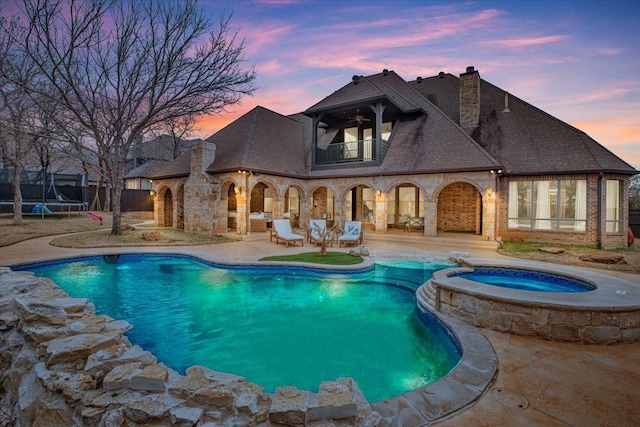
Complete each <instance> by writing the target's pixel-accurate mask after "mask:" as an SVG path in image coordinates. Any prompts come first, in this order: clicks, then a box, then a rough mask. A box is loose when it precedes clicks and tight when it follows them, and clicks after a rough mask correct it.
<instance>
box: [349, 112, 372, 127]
mask: <svg viewBox="0 0 640 427" xmlns="http://www.w3.org/2000/svg"><path fill="white" fill-rule="evenodd" d="M370 121H371V119H367V118H366V117H365V116H363V115H361V114H356V115H355V116H354V117H350V118H349V123H352V122H357V123H358V124H359V125H361V124H362V122H370Z"/></svg>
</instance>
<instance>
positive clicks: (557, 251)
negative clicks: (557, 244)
mask: <svg viewBox="0 0 640 427" xmlns="http://www.w3.org/2000/svg"><path fill="white" fill-rule="evenodd" d="M538 250H539V251H540V252H544V253H547V254H554V255H557V254H563V253H564V249H563V248H554V247H548V246H545V247H542V248H538Z"/></svg>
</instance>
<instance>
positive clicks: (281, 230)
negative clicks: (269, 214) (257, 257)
mask: <svg viewBox="0 0 640 427" xmlns="http://www.w3.org/2000/svg"><path fill="white" fill-rule="evenodd" d="M274 236H275V237H276V244H278V243H280V240H282V241H283V242H284V243H285V246H287V247H288V246H289V242H292V243H295V242H300V244H301V245H302V246H304V236H302V235H300V234H295V233H294V232H293V231H292V230H291V222H289V220H288V219H274V220H273V228H272V229H271V236H270V240H272V241H273V237H274Z"/></svg>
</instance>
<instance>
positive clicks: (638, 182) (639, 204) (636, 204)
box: [629, 175, 640, 209]
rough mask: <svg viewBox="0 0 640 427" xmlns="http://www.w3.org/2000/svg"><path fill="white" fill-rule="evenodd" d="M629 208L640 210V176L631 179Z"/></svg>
mask: <svg viewBox="0 0 640 427" xmlns="http://www.w3.org/2000/svg"><path fill="white" fill-rule="evenodd" d="M629 207H630V208H631V209H640V175H634V176H632V177H631V179H629Z"/></svg>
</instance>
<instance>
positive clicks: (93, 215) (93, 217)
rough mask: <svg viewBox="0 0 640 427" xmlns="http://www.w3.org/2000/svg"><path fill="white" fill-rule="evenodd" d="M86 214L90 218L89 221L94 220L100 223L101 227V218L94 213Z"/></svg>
mask: <svg viewBox="0 0 640 427" xmlns="http://www.w3.org/2000/svg"><path fill="white" fill-rule="evenodd" d="M87 214H89V216H90V217H91V219H95V220H96V221H100V225H102V220H103V218H102V216H100V215H98V214H97V213H94V212H87Z"/></svg>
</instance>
